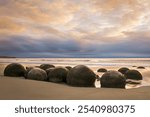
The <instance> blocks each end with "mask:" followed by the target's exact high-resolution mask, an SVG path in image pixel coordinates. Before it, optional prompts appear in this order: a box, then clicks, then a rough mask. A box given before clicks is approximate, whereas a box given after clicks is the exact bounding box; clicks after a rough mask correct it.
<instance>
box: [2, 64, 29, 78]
mask: <svg viewBox="0 0 150 117" xmlns="http://www.w3.org/2000/svg"><path fill="white" fill-rule="evenodd" d="M25 71H26V70H25V68H24V66H23V65H21V64H19V63H11V64H9V65H7V66H6V68H5V69H4V76H11V77H20V76H24V75H25Z"/></svg>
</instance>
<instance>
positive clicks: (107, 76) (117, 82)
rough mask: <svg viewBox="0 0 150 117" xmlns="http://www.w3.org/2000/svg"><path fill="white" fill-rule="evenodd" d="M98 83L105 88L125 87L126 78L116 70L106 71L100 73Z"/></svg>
mask: <svg viewBox="0 0 150 117" xmlns="http://www.w3.org/2000/svg"><path fill="white" fill-rule="evenodd" d="M100 84H101V87H106V88H125V85H126V79H125V77H124V76H123V74H121V73H120V72H118V71H108V72H106V73H104V74H103V75H102V77H101V79H100Z"/></svg>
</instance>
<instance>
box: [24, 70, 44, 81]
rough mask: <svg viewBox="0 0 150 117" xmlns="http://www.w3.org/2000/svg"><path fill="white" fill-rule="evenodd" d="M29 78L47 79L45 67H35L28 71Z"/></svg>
mask: <svg viewBox="0 0 150 117" xmlns="http://www.w3.org/2000/svg"><path fill="white" fill-rule="evenodd" d="M27 79H32V80H39V81H46V80H47V74H46V72H45V71H44V70H43V69H40V68H33V69H31V70H30V71H29V72H28V74H27Z"/></svg>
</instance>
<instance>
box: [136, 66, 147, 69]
mask: <svg viewBox="0 0 150 117" xmlns="http://www.w3.org/2000/svg"><path fill="white" fill-rule="evenodd" d="M137 69H145V67H143V66H139V67H137Z"/></svg>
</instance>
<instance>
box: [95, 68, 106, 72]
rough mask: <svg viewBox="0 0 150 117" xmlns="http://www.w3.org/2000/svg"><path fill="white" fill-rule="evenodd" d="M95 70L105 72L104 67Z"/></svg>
mask: <svg viewBox="0 0 150 117" xmlns="http://www.w3.org/2000/svg"><path fill="white" fill-rule="evenodd" d="M97 72H107V69H105V68H100V69H98V70H97Z"/></svg>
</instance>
